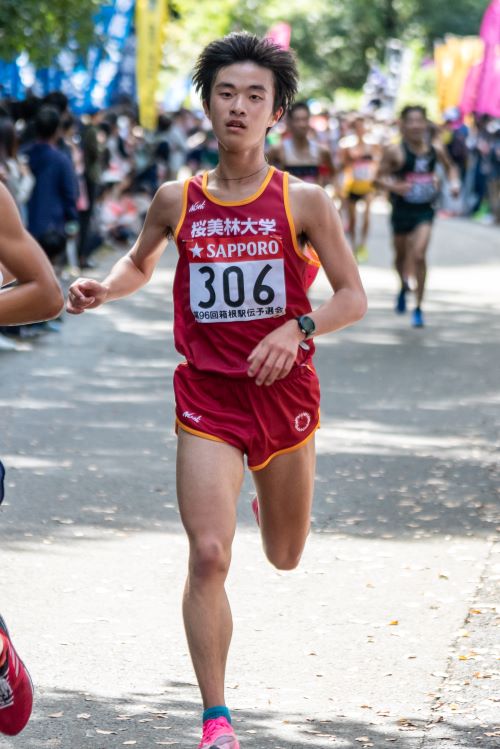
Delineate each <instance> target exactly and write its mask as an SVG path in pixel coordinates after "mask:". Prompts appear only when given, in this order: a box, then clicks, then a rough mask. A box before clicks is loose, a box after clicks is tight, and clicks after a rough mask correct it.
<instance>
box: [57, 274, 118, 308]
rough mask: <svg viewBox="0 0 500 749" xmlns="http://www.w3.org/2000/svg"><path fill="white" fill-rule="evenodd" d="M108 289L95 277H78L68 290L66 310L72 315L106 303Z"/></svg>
mask: <svg viewBox="0 0 500 749" xmlns="http://www.w3.org/2000/svg"><path fill="white" fill-rule="evenodd" d="M107 295H108V289H107V288H106V286H103V284H102V283H99V281H94V279H93V278H77V279H76V281H75V282H74V283H72V284H71V286H70V287H69V291H68V301H67V302H66V310H67V311H68V312H69V313H70V314H72V315H81V314H82V312H85V310H87V309H95V308H96V307H99V306H100V305H101V304H104V302H105V301H106V297H107Z"/></svg>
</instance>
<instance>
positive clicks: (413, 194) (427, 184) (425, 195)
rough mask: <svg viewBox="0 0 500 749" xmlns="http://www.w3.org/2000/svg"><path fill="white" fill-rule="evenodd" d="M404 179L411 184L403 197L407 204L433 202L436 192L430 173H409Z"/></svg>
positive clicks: (432, 176)
mask: <svg viewBox="0 0 500 749" xmlns="http://www.w3.org/2000/svg"><path fill="white" fill-rule="evenodd" d="M405 179H406V181H407V182H410V183H411V188H410V190H409V191H408V192H407V193H406V195H405V196H404V199H405V200H406V201H407V202H408V203H416V204H418V203H432V202H433V201H434V200H435V198H436V195H437V190H436V184H435V181H434V175H433V174H432V173H429V172H428V173H426V174H418V173H417V172H410V173H409V174H407V175H406V177H405Z"/></svg>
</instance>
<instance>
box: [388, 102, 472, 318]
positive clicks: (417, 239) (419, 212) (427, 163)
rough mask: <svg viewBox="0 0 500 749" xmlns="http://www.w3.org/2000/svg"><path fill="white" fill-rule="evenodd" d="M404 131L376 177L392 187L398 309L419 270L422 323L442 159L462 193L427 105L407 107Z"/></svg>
mask: <svg viewBox="0 0 500 749" xmlns="http://www.w3.org/2000/svg"><path fill="white" fill-rule="evenodd" d="M401 134H402V142H401V143H398V144H396V145H390V146H387V148H386V149H385V150H384V152H383V155H382V161H381V164H380V168H379V172H378V175H377V178H376V183H377V185H379V186H380V187H382V188H383V189H386V190H388V191H389V193H390V200H391V203H392V219H391V223H392V231H393V235H394V250H395V268H396V272H397V274H398V276H399V279H400V281H401V290H400V292H399V294H398V297H397V300H396V312H398V313H400V314H403V313H404V312H406V294H407V292H408V291H409V290H410V286H409V276H410V274H413V273H414V275H415V279H416V307H415V309H414V310H413V313H412V325H413V327H416V328H422V327H423V326H424V316H423V313H422V299H423V297H424V289H425V279H426V275H427V263H426V253H427V247H428V246H429V241H430V238H431V230H432V222H433V219H434V203H435V200H436V198H437V195H438V180H437V177H436V173H435V169H436V164H437V162H438V161H439V162H440V163H441V164H442V165H443V167H444V169H445V172H446V176H447V178H448V179H449V180H450V191H451V193H452V195H454V196H455V197H456V196H457V195H458V194H459V193H460V179H459V175H458V170H457V168H456V167H455V166H454V165H453V164H452V163H451V161H450V159H449V158H448V156H447V154H446V151H445V149H444V148H443V146H442V145H441V144H440V143H438V142H434V143H431V142H430V137H429V122H428V120H427V113H426V111H425V109H424V107H421V106H418V105H414V106H407V107H405V108H404V109H403V111H402V112H401Z"/></svg>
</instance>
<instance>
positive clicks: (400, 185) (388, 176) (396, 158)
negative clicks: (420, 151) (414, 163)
mask: <svg viewBox="0 0 500 749" xmlns="http://www.w3.org/2000/svg"><path fill="white" fill-rule="evenodd" d="M402 166H403V154H402V151H401V146H399V145H390V146H387V147H386V148H384V150H383V152H382V159H381V161H380V164H379V168H378V171H377V175H376V177H375V180H374V183H375V185H376V187H378V188H380V189H382V190H386V191H387V192H393V193H396V194H397V195H402V196H403V197H404V196H405V195H406V193H407V192H408V190H409V189H410V187H411V185H410V184H409V183H408V182H405V181H404V180H401V179H399V180H398V179H396V178H395V177H394V172H397V171H398V169H401V167H402Z"/></svg>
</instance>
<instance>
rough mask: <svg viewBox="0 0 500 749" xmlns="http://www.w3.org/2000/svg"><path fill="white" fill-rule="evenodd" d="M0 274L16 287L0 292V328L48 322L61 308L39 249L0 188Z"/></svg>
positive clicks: (52, 277)
mask: <svg viewBox="0 0 500 749" xmlns="http://www.w3.org/2000/svg"><path fill="white" fill-rule="evenodd" d="M0 216H1V217H2V222H1V224H0V271H2V275H4V282H9V281H11V280H13V279H16V280H17V286H15V287H12V288H9V289H4V290H3V291H0V325H22V324H24V323H30V322H37V321H39V320H49V319H50V318H52V317H56V316H57V315H58V314H59V313H60V312H61V308H62V306H63V301H64V300H63V295H62V292H61V288H60V286H59V284H58V282H57V279H56V277H55V275H54V271H53V270H52V267H51V265H50V263H49V260H48V258H47V256H46V255H45V253H44V252H43V250H42V248H41V247H39V245H38V244H37V243H36V242H35V240H34V239H33V237H32V236H31V234H29V233H28V232H27V231H26V229H25V228H24V226H23V225H22V223H21V219H20V217H19V213H18V211H17V207H16V204H15V203H14V200H13V198H12V197H11V195H10V193H9V191H8V190H7V188H6V187H4V185H1V184H0Z"/></svg>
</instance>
